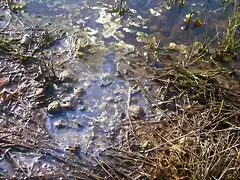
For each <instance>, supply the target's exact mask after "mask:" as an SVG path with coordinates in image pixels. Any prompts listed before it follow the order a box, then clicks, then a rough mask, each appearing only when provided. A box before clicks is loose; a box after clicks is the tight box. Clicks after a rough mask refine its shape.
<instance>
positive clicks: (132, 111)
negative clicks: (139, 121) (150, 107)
mask: <svg viewBox="0 0 240 180" xmlns="http://www.w3.org/2000/svg"><path fill="white" fill-rule="evenodd" d="M128 113H129V115H130V116H132V117H134V118H143V117H145V115H146V114H145V112H144V110H143V109H142V108H141V107H140V106H138V105H131V106H130V107H129V108H128Z"/></svg>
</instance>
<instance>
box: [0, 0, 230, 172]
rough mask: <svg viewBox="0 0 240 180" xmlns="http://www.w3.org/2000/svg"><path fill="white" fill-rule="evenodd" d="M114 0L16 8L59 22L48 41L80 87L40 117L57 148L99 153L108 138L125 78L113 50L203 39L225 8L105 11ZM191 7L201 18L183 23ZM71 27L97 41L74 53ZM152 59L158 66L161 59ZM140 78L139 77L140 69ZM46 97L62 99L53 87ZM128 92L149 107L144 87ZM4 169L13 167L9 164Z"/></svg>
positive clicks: (25, 18)
mask: <svg viewBox="0 0 240 180" xmlns="http://www.w3.org/2000/svg"><path fill="white" fill-rule="evenodd" d="M115 5H116V3H115V2H114V1H112V0H102V1H95V0H80V1H78V0H68V1H65V0H64V1H63V0H59V1H53V0H43V1H41V2H40V1H38V0H31V1H29V2H28V4H27V6H26V13H23V14H19V19H20V20H21V21H22V22H23V23H27V24H28V25H29V26H31V27H46V28H60V29H63V30H65V31H67V32H68V35H69V36H68V37H66V38H65V39H63V40H61V41H58V44H55V46H54V47H52V49H51V50H52V51H53V52H54V55H56V56H53V57H54V59H53V60H54V62H56V64H61V65H59V67H57V68H59V69H58V71H62V70H63V69H71V70H73V71H74V77H75V78H76V79H77V82H76V83H74V84H72V86H74V87H72V88H83V89H84V91H85V94H84V95H83V96H82V97H80V98H76V100H74V102H73V103H74V108H72V109H70V110H64V111H63V112H62V113H58V114H49V116H48V117H47V121H46V127H47V129H48V131H49V134H50V135H51V136H52V137H53V138H54V139H55V140H56V141H57V142H59V144H60V147H61V148H62V150H65V149H66V148H68V147H69V146H74V145H79V146H80V150H79V151H80V153H81V152H84V153H87V154H89V153H90V154H92V153H100V152H101V151H103V150H104V149H105V148H106V147H107V146H109V145H111V144H112V143H115V142H114V140H113V139H114V138H112V134H113V132H114V131H115V130H116V127H118V126H119V125H121V123H122V122H123V121H124V117H125V114H126V108H127V101H128V90H129V87H128V85H129V82H128V81H127V80H126V79H124V78H121V77H116V74H117V67H116V59H118V58H119V57H117V53H116V52H117V51H118V52H119V51H120V52H123V53H125V52H129V51H132V50H133V47H135V48H138V49H143V46H144V45H146V44H149V43H151V42H152V39H154V42H155V43H159V46H160V47H161V48H164V47H167V46H168V44H169V43H171V42H174V43H176V44H184V45H190V44H192V43H193V42H194V41H200V42H202V43H207V42H209V41H210V40H211V39H212V38H213V37H214V36H215V35H216V31H218V32H220V33H221V32H223V30H224V29H225V28H226V25H227V21H228V19H227V15H228V14H229V12H230V11H231V7H229V8H228V9H227V10H225V11H223V8H222V5H221V4H220V3H218V2H217V1H215V0H212V1H206V0H191V1H188V3H186V4H185V5H184V6H181V5H180V4H176V5H171V6H170V5H169V4H167V3H166V1H163V0H138V1H137V0H136V1H129V2H128V4H127V5H126V4H125V5H124V7H128V9H127V11H126V12H125V13H124V14H123V16H122V17H121V16H119V15H117V14H114V13H111V9H113V7H114V6H115ZM190 12H192V14H193V16H192V20H194V19H196V18H200V19H201V20H202V21H203V22H204V25H203V26H201V27H194V24H193V21H191V22H190V23H189V24H187V23H186V22H185V21H184V19H185V18H186V15H187V14H189V13H190ZM6 18H7V14H6ZM5 24H6V21H5V20H1V19H0V26H1V27H2V26H3V25H5ZM15 25H16V28H18V29H20V30H23V29H24V28H23V27H22V26H21V25H18V24H17V23H16V24H15ZM186 27H188V28H186ZM24 31H25V30H24ZM77 31H78V33H79V32H80V34H81V33H82V34H87V35H88V38H91V40H92V42H96V44H98V45H96V46H95V45H94V44H91V45H90V47H89V46H88V45H86V44H83V45H82V44H81V48H82V49H84V50H83V52H81V51H82V49H81V48H80V50H79V51H80V52H81V53H82V55H83V57H81V58H79V57H76V55H75V54H74V50H73V49H74V48H75V47H74V43H75V41H74V38H71V35H72V34H74V33H75V32H77ZM26 32H27V33H28V31H27V30H26ZM206 41H207V42H206ZM131 45H134V46H131ZM92 46H94V47H92ZM120 54H121V53H120ZM65 61H66V62H65ZM153 66H155V67H156V68H162V67H163V65H162V64H161V63H160V62H156V63H155V64H153ZM61 68H62V69H61ZM139 79H140V80H142V81H143V82H144V77H139ZM72 95H73V92H71V91H70V92H67V93H65V95H64V96H65V97H64V98H66V97H68V96H69V97H70V96H72ZM51 98H52V100H53V101H54V100H60V101H63V97H62V96H61V95H58V94H56V96H55V97H51ZM133 99H134V103H135V104H138V105H139V106H140V107H142V108H143V109H144V110H145V112H146V113H147V114H149V107H148V105H147V100H146V97H145V96H144V94H141V93H137V94H136V95H134V96H133ZM110 140H111V141H110ZM115 141H117V140H115ZM25 162H26V161H25ZM26 163H27V162H26ZM27 164H30V163H27ZM2 166H6V167H7V166H8V165H7V162H3V161H0V167H2ZM6 169H9V168H6ZM0 170H1V171H2V169H1V168H0ZM7 171H8V170H7ZM8 174H12V172H11V171H10V170H9V172H8Z"/></svg>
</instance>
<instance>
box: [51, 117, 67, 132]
mask: <svg viewBox="0 0 240 180" xmlns="http://www.w3.org/2000/svg"><path fill="white" fill-rule="evenodd" d="M54 127H55V128H56V129H59V130H60V129H66V128H68V125H67V123H65V122H64V121H63V120H62V119H60V120H57V121H55V122H54Z"/></svg>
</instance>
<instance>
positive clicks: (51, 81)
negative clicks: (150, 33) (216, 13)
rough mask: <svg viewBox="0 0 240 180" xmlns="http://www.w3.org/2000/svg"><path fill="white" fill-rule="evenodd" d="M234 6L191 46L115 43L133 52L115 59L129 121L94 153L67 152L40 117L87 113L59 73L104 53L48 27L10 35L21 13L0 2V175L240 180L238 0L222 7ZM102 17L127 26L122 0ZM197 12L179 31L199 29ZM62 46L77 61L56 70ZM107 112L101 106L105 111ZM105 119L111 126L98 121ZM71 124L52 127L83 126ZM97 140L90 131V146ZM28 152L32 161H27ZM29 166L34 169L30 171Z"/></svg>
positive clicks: (78, 91) (71, 79) (75, 34)
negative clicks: (141, 101) (222, 26)
mask: <svg viewBox="0 0 240 180" xmlns="http://www.w3.org/2000/svg"><path fill="white" fill-rule="evenodd" d="M152 1H153V0H152ZM164 2H166V6H167V7H168V6H169V7H176V6H177V7H178V8H179V11H182V10H183V8H184V6H185V5H186V4H187V3H188V1H184V0H179V1H177V0H175V1H164ZM149 3H151V0H149V1H148V2H147V4H149ZM230 5H232V7H233V10H232V13H231V15H230V17H229V19H228V22H229V23H228V27H227V28H226V31H225V32H224V33H220V32H218V30H217V32H216V36H215V37H211V39H207V40H206V41H204V42H202V43H200V42H197V41H196V42H193V43H192V44H191V45H190V46H184V45H177V44H175V43H170V44H169V46H168V47H167V48H163V47H162V45H161V43H162V41H163V40H161V39H160V40H159V41H158V42H157V40H156V39H155V38H153V37H150V38H149V39H147V40H146V37H145V36H144V37H141V39H144V41H145V42H146V43H147V45H146V46H145V48H141V49H139V50H137V49H136V48H135V49H134V50H132V49H131V48H132V46H131V45H128V44H124V43H122V44H123V45H122V44H121V43H118V44H117V45H113V46H117V47H118V48H119V51H120V48H121V45H122V47H123V49H124V50H125V51H126V50H128V49H131V51H130V52H129V51H127V52H125V51H124V53H123V54H124V55H121V56H120V57H116V59H119V60H118V61H117V62H116V71H117V75H116V76H117V77H118V78H120V79H124V81H126V82H127V85H126V86H127V87H126V88H127V89H128V92H127V93H126V94H127V100H126V99H125V100H126V101H127V102H126V104H127V105H126V107H124V108H125V109H124V110H125V113H121V114H120V116H119V121H120V120H122V121H121V123H119V124H117V125H116V127H114V128H113V129H114V130H112V131H111V132H113V133H112V134H113V135H111V136H110V138H108V139H107V141H109V142H110V143H109V144H111V145H109V147H107V148H104V150H102V149H101V151H100V153H92V154H91V153H88V151H91V148H90V145H89V144H87V145H85V146H84V147H86V148H85V149H86V151H85V152H83V149H82V147H81V146H80V143H75V144H74V145H69V146H68V147H67V148H65V149H63V148H62V146H61V143H58V142H56V141H55V139H54V138H53V136H51V135H50V134H51V133H49V132H48V131H47V130H46V123H45V122H46V116H50V117H52V116H54V114H58V113H59V112H62V111H66V110H69V109H70V110H72V109H74V106H75V104H80V105H81V106H80V107H79V106H78V108H79V111H84V110H85V109H86V107H85V106H83V105H84V103H83V102H84V101H83V99H82V97H84V95H85V94H87V93H88V92H86V91H85V90H83V88H78V87H76V88H74V86H76V81H77V80H76V77H75V76H74V75H72V72H69V71H67V72H66V71H63V69H64V67H65V66H64V65H65V64H67V63H69V64H70V68H72V71H74V70H75V69H74V68H78V66H77V65H76V64H75V63H76V62H75V61H77V62H78V61H81V62H83V64H84V63H86V62H85V61H88V62H89V61H90V58H89V59H88V56H89V57H90V56H91V55H92V56H93V59H94V60H95V59H96V58H95V57H96V56H97V55H98V54H97V53H96V52H97V50H96V49H98V50H99V49H101V50H103V51H104V53H106V52H108V51H109V50H108V49H107V48H106V47H103V44H102V42H100V43H96V39H94V37H93V35H92V36H91V35H89V37H88V36H86V37H88V38H89V39H90V40H89V39H85V38H86V37H85V36H84V33H81V32H80V31H70V32H69V31H68V30H66V29H64V28H60V27H57V28H50V26H49V25H48V24H47V25H46V26H45V27H42V28H40V27H38V26H35V27H32V26H30V25H29V24H28V25H27V26H23V27H21V28H22V29H21V28H20V29H21V30H22V31H15V32H14V30H12V29H11V28H13V26H12V25H11V26H10V22H11V21H13V20H14V21H15V22H18V23H20V24H21V25H24V24H25V22H23V21H22V20H21V19H20V18H19V17H18V16H16V14H17V13H18V12H19V11H27V9H25V6H24V5H21V4H18V3H17V2H16V3H15V2H13V1H9V0H7V1H6V2H4V3H3V4H1V7H2V8H6V7H7V8H8V9H9V12H10V14H11V17H10V18H9V20H8V22H7V23H6V24H5V25H4V26H3V27H1V28H2V29H1V30H0V33H1V37H0V59H1V63H0V65H1V66H0V90H1V92H0V145H1V147H0V153H1V159H0V163H2V164H3V165H6V164H7V165H6V166H7V167H6V169H2V167H1V164H0V177H1V178H16V177H19V178H46V179H47V178H53V179H55V178H60V177H62V178H65V179H69V178H72V179H156V180H157V179H177V180H187V179H196V180H197V179H238V178H239V177H240V83H239V76H240V74H239V72H238V71H239V70H238V68H239V67H237V65H236V64H238V62H239V60H240V31H239V28H240V6H239V2H237V0H235V1H231V0H229V1H224V8H225V9H226V8H228V6H230ZM146 6H147V5H146ZM104 10H105V9H104ZM109 11H110V12H109ZM107 12H108V13H113V14H118V15H117V16H119V17H120V18H122V19H121V21H120V22H121V23H124V22H123V19H124V18H125V16H127V14H128V13H129V14H130V13H131V9H128V7H127V3H125V1H123V0H120V1H119V2H118V3H117V4H116V6H112V7H111V8H109V7H107ZM155 13H156V12H155ZM200 14H201V13H199V12H197V13H196V12H195V11H193V10H190V11H187V12H186V15H185V16H184V18H183V20H182V21H183V22H184V23H185V24H184V25H185V26H184V28H181V30H183V31H188V30H189V31H192V30H193V29H194V28H200V27H202V26H205V25H206V22H205V21H204V20H203V18H201V17H200ZM3 16H4V14H3ZM129 16H130V15H129ZM3 19H4V17H3ZM0 20H1V17H0ZM109 21H111V20H109V19H108V21H107V20H106V22H107V23H108V22H109ZM9 26H10V29H9ZM107 27H108V28H109V29H110V28H111V26H107ZM119 27H121V26H120V25H119ZM119 27H118V28H119ZM186 27H187V28H186ZM114 28H116V27H114ZM59 29H60V30H59ZM116 29H117V28H116ZM11 31H13V32H11ZM129 31H130V30H129ZM90 33H92V34H94V31H93V30H92V31H91V32H90ZM104 33H105V32H103V34H104ZM110 33H111V32H110ZM79 34H80V35H79ZM113 34H114V33H113ZM139 34H140V33H139ZM114 36H115V37H116V36H117V35H115V34H114ZM139 37H140V36H139ZM66 38H69V39H70V40H69V44H68V46H70V48H69V49H68V50H67V51H69V52H68V53H69V54H73V56H71V58H69V59H70V62H69V59H64V60H62V61H60V62H55V61H54V60H55V58H56V59H57V58H59V57H58V54H57V53H56V52H55V51H53V50H52V49H51V48H55V46H56V44H59V43H60V42H62V41H64V39H66ZM91 38H92V39H91ZM139 39H140V38H139ZM67 42H68V41H67ZM111 48H113V47H112V46H111ZM63 49H64V48H63ZM116 51H118V49H117V50H116ZM64 53H65V51H64ZM64 53H63V54H64ZM104 53H103V54H104ZM121 53H122V52H121ZM96 54H97V55H96ZM75 55H77V57H75ZM94 55H96V56H94ZM74 58H76V59H74ZM97 58H99V57H97ZM135 60H136V61H135ZM94 63H97V61H94ZM83 64H81V66H83ZM156 64H157V65H158V66H156ZM229 64H230V65H229ZM159 66H160V68H159ZM91 70H92V69H91ZM92 72H94V70H92ZM111 78H112V77H111V76H110V77H108V76H104V77H103V78H102V80H103V82H102V83H101V84H100V85H99V86H100V87H103V88H106V87H108V86H109V85H111V84H112V79H111ZM79 79H80V77H79ZM94 81H96V80H94ZM85 84H86V82H85ZM87 86H91V84H90V83H88V84H87ZM55 91H56V92H55ZM72 91H73V95H72V96H67V97H65V96H66V95H65V94H66V92H67V93H69V92H72ZM137 93H141V94H142V96H144V97H145V98H146V99H147V102H148V106H149V107H148V109H147V110H148V111H149V112H147V113H145V112H144V110H143V109H142V108H140V107H139V106H138V105H136V104H135V103H134V97H133V96H134V95H135V94H137ZM56 94H57V95H56ZM59 94H60V95H59ZM116 94H117V93H116ZM63 99H64V100H63ZM112 101H114V99H109V100H108V102H109V104H110V106H114V105H112V104H111V102H112ZM121 101H124V99H123V100H121ZM135 101H136V99H135ZM114 103H115V102H114ZM107 106H108V105H107V104H103V105H102V106H101V108H105V107H107ZM145 111H146V110H145ZM114 117H115V116H114ZM87 120H88V121H89V122H90V121H91V124H93V125H95V124H96V126H95V129H97V128H99V127H100V125H99V124H100V122H98V119H97V118H90V117H88V119H87ZM101 120H102V121H107V119H106V118H105V119H104V118H103V117H102V116H101ZM89 122H88V123H89ZM69 124H70V125H69ZM69 124H67V123H66V122H65V121H64V120H61V121H58V122H57V123H55V124H54V125H55V127H56V128H58V129H67V128H69V126H71V127H74V128H75V129H81V128H82V127H83V126H84V125H85V124H81V123H79V122H78V120H76V119H73V120H71V122H70V123H69ZM89 124H90V123H89ZM93 125H92V126H93ZM109 126H110V125H109ZM99 129H100V128H99ZM78 131H79V130H78ZM96 138H97V137H96V135H94V133H91V134H90V137H89V138H88V139H90V140H93V139H96ZM76 139H77V138H76ZM98 146H100V145H98ZM85 149H84V150H85ZM26 153H28V156H24V154H26ZM89 154H90V155H89ZM29 161H30V162H31V163H27V162H29ZM35 161H36V162H38V164H36V163H35ZM9 164H10V165H9ZM29 164H30V165H29ZM10 166H11V167H10ZM4 168H5V167H4ZM11 169H13V170H11ZM59 169H61V171H60V170H59Z"/></svg>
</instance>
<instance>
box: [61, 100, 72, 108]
mask: <svg viewBox="0 0 240 180" xmlns="http://www.w3.org/2000/svg"><path fill="white" fill-rule="evenodd" d="M61 107H62V109H72V108H73V104H72V103H71V102H70V101H66V102H63V103H61Z"/></svg>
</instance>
